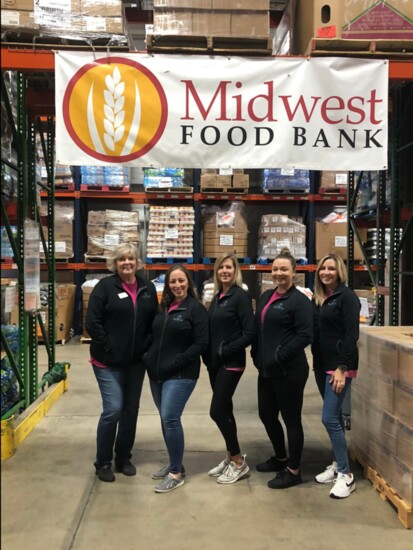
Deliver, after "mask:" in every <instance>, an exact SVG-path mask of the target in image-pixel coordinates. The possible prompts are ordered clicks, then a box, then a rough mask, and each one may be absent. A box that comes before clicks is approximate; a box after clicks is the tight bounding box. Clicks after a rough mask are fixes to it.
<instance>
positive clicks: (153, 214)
mask: <svg viewBox="0 0 413 550" xmlns="http://www.w3.org/2000/svg"><path fill="white" fill-rule="evenodd" d="M194 224H195V211H194V208H193V207H192V206H177V207H172V206H150V207H149V229H148V238H147V243H146V255H147V257H148V258H192V257H193V254H194V248H193V232H194Z"/></svg>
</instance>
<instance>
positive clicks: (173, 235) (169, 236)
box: [165, 229, 179, 239]
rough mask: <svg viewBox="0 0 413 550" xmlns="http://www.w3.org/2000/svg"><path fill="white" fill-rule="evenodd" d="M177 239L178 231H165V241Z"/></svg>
mask: <svg viewBox="0 0 413 550" xmlns="http://www.w3.org/2000/svg"><path fill="white" fill-rule="evenodd" d="M178 237H179V231H178V229H167V230H166V231H165V239H177V238H178Z"/></svg>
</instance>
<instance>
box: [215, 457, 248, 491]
mask: <svg viewBox="0 0 413 550" xmlns="http://www.w3.org/2000/svg"><path fill="white" fill-rule="evenodd" d="M246 456H247V455H243V457H242V458H243V459H244V462H243V464H242V466H240V467H239V468H238V467H237V465H236V464H235V462H230V463H229V464H228V466H227V467H226V469H225V471H224V472H223V473H222V474H221V475H220V476H219V478H218V479H217V481H218V483H223V484H225V485H227V484H229V483H235V482H236V481H238V480H239V479H241V478H242V477H244V476H245V475H246V474H247V473H248V472H249V466H248V464H247V463H246V460H245V457H246Z"/></svg>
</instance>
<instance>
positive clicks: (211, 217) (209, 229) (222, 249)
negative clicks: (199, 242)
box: [203, 210, 248, 258]
mask: <svg viewBox="0 0 413 550" xmlns="http://www.w3.org/2000/svg"><path fill="white" fill-rule="evenodd" d="M203 227H204V247H203V255H204V257H206V258H217V257H218V256H221V255H222V254H235V255H236V256H237V257H238V258H246V257H248V251H247V248H248V246H247V245H248V225H247V221H246V220H245V218H244V216H243V215H242V213H241V212H240V211H231V210H220V211H217V212H207V213H205V215H204V224H203Z"/></svg>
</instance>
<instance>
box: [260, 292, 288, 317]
mask: <svg viewBox="0 0 413 550" xmlns="http://www.w3.org/2000/svg"><path fill="white" fill-rule="evenodd" d="M282 296H284V294H280V293H279V292H278V291H277V290H274V292H273V293H272V296H271V298H270V299H269V300H268V302H267V303H266V304H265V306H264V307H263V308H262V311H261V323H263V322H264V317H265V314H266V313H267V309H268V308H269V307H270V305H271V304H272V303H274V302H275V301H276V300H279V299H280V298H282Z"/></svg>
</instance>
